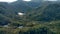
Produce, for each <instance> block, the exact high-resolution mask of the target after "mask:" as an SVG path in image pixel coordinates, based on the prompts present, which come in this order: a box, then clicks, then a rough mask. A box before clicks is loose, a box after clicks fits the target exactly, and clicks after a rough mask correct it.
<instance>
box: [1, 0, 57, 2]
mask: <svg viewBox="0 0 60 34" xmlns="http://www.w3.org/2000/svg"><path fill="white" fill-rule="evenodd" d="M14 1H17V0H0V2H14ZM24 1H31V0H24ZM34 1H40V0H34ZM45 1H47V0H45ZM48 1H57V0H48Z"/></svg>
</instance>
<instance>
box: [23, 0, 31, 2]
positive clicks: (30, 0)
mask: <svg viewBox="0 0 60 34" xmlns="http://www.w3.org/2000/svg"><path fill="white" fill-rule="evenodd" d="M23 1H27V2H29V1H31V0H23Z"/></svg>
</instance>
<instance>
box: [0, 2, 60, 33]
mask: <svg viewBox="0 0 60 34" xmlns="http://www.w3.org/2000/svg"><path fill="white" fill-rule="evenodd" d="M23 5H25V3H23ZM21 8H22V9H23V8H24V9H25V10H24V9H23V10H24V11H23V10H21V9H20V3H18V2H15V3H12V4H8V3H0V34H60V4H59V3H52V4H51V3H46V2H45V3H43V5H41V6H40V7H38V8H32V7H29V6H26V5H25V7H23V6H21ZM18 12H22V13H24V14H25V15H23V16H20V15H18Z"/></svg>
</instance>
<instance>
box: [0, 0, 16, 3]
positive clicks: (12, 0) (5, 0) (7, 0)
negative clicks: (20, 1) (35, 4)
mask: <svg viewBox="0 0 60 34" xmlns="http://www.w3.org/2000/svg"><path fill="white" fill-rule="evenodd" d="M14 1H17V0H0V2H8V3H10V2H14Z"/></svg>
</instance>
